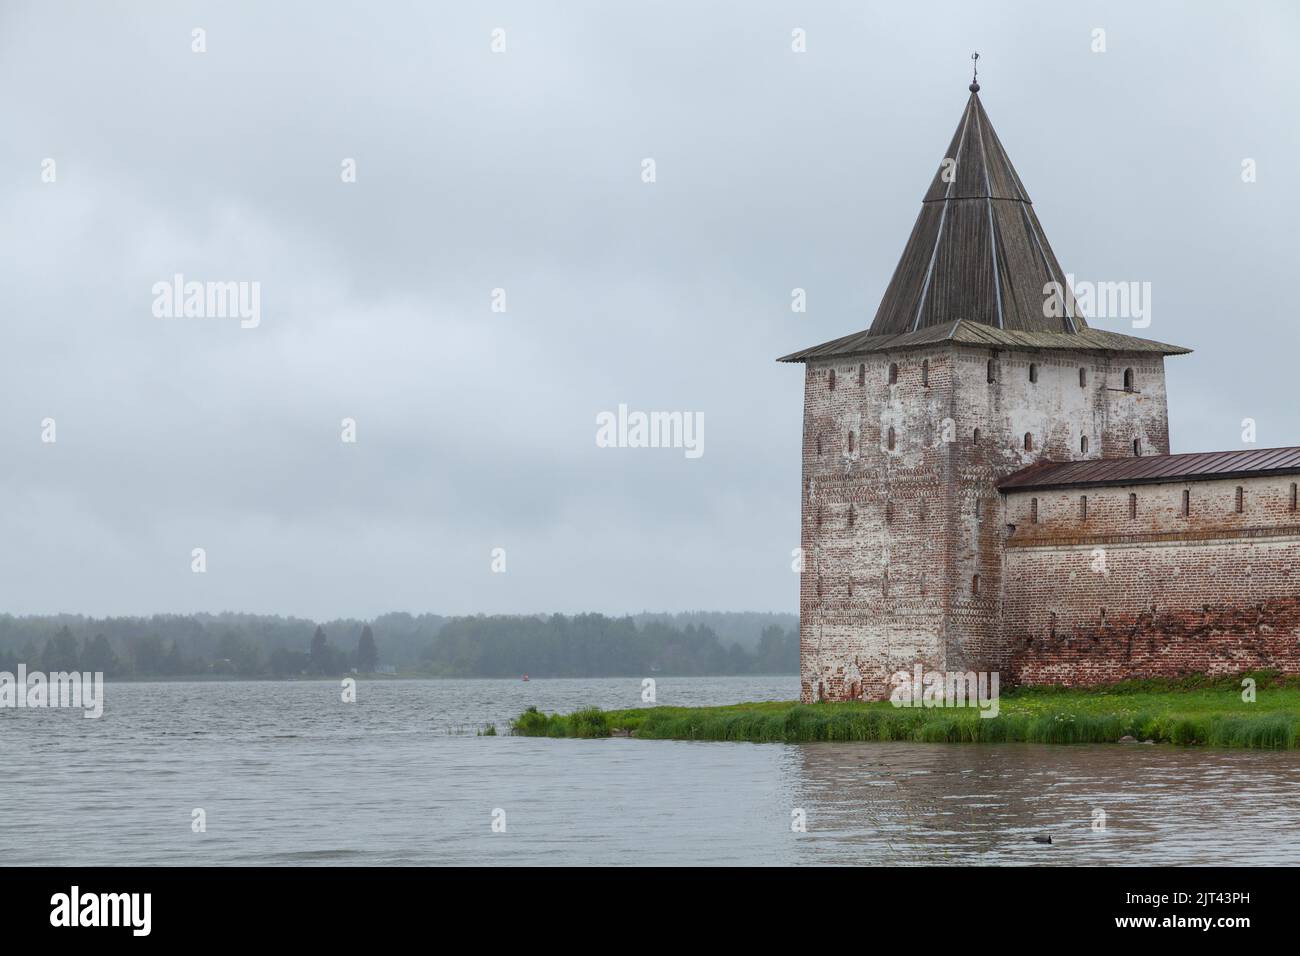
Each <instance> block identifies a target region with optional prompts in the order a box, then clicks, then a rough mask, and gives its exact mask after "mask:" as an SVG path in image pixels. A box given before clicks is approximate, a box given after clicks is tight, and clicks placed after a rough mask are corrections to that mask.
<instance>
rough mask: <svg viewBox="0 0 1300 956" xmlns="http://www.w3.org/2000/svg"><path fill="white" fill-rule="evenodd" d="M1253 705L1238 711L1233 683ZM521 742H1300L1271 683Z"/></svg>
mask: <svg viewBox="0 0 1300 956" xmlns="http://www.w3.org/2000/svg"><path fill="white" fill-rule="evenodd" d="M1247 677H1249V678H1252V679H1254V680H1255V682H1256V699H1255V701H1253V702H1246V701H1244V700H1242V681H1243V679H1244V678H1247ZM511 732H512V733H513V734H515V735H518V736H525V737H583V738H595V737H610V736H633V737H638V738H643V739H648V740H713V741H746V742H750V743H803V742H813V741H916V742H926V743H1048V744H1080V743H1118V742H1120V741H1121V739H1122V738H1124V737H1133V738H1135V739H1136V740H1138V741H1144V742H1145V741H1154V742H1155V743H1168V744H1177V745H1181V746H1211V747H1244V748H1251V749H1260V750H1280V749H1289V748H1294V747H1295V746H1296V745H1297V741H1298V740H1300V678H1296V677H1282V676H1280V675H1278V674H1276V673H1273V672H1255V673H1251V674H1242V675H1238V676H1234V677H1204V676H1199V677H1188V678H1183V679H1180V680H1166V681H1154V680H1147V681H1129V682H1125V683H1122V684H1113V685H1108V686H1104V687H1093V688H1077V689H1066V688H1060V687H1023V688H1019V689H1016V690H1012V691H1007V692H1005V693H1003V694H1002V695H1001V699H1000V701H999V714H998V716H997V717H981V716H979V712H978V711H976V710H974V709H969V708H967V709H944V708H903V707H895V706H894V705H892V704H891V703H889V702H888V701H880V702H872V703H866V702H862V701H849V702H844V703H819V704H800V703H798V702H796V701H769V702H762V703H744V704H731V705H727V706H721V707H637V708H630V709H627V710H600V709H597V708H594V707H589V708H584V709H582V710H578V711H575V712H573V713H571V714H544V713H541V712H540V711H538V710H537V709H536V708H533V707H530V708H529V709H528V710H526V711H525V712H524V713H523V714H521V715H520V716H519V717H518V718H516V719H515V720H514V721H513V722H512V723H511Z"/></svg>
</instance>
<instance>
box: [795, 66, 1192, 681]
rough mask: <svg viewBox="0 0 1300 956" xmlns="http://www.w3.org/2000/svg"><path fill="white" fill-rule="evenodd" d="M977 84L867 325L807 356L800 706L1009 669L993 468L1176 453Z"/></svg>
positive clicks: (1150, 376)
mask: <svg viewBox="0 0 1300 956" xmlns="http://www.w3.org/2000/svg"><path fill="white" fill-rule="evenodd" d="M978 90H979V87H978V85H977V84H974V83H972V85H971V95H970V99H969V100H968V101H967V103H966V108H965V110H963V112H962V116H961V120H960V122H959V123H958V124H957V131H956V132H955V133H954V135H953V138H952V142H951V144H950V145H949V147H948V150H947V152H946V153H945V154H944V157H943V159H942V162H941V163H940V166H939V170H938V171H937V172H936V173H935V175H934V178H933V181H932V182H931V184H930V188H929V190H928V191H927V192H926V194H925V196H924V198H923V200H922V202H921V213H920V215H919V216H918V217H917V219H916V224H915V225H914V226H913V228H912V234H911V236H910V238H909V239H908V241H907V245H906V246H905V248H904V249H903V255H902V258H901V259H900V260H899V262H898V265H897V267H896V268H895V270H894V275H893V278H892V279H891V280H890V282H889V286H888V288H887V289H886V290H885V294H884V297H883V298H882V299H881V302H880V307H879V309H878V310H877V312H876V316H875V320H874V321H873V322H872V324H871V327H870V328H869V329H868V330H867V331H865V332H858V333H855V334H852V335H847V336H844V337H843V338H839V339H835V340H834V341H831V342H826V343H824V344H822V345H817V346H814V347H812V348H808V349H804V350H802V351H799V352H795V353H794V354H792V355H787V356H785V357H784V358H782V359H781V361H783V362H802V363H803V364H804V366H805V384H804V426H803V480H802V489H801V492H802V493H801V513H802V533H801V547H802V549H803V562H804V564H803V574H802V576H801V583H800V598H799V616H800V658H801V664H800V671H801V676H800V681H801V688H802V690H801V696H802V699H803V700H804V701H811V700H823V699H829V700H848V699H855V698H866V699H878V698H881V697H885V696H888V692H889V690H890V689H891V686H892V685H891V684H890V681H889V678H890V676H891V675H892V674H894V673H896V672H898V671H900V670H906V671H911V670H912V668H913V667H914V666H915V665H917V664H920V665H922V666H923V667H924V668H925V669H926V670H939V671H967V670H976V671H979V670H986V671H1002V670H1004V669H1005V668H1006V667H1007V666H1008V664H1009V658H1010V653H1011V649H1010V647H1009V644H1008V641H1007V639H1006V637H1005V634H1004V631H1003V628H1002V626H1001V625H1002V588H1003V552H1004V543H1005V536H1006V534H1007V527H1006V525H1007V522H1006V518H1005V515H1004V513H1003V503H1002V498H1001V496H1000V494H999V492H998V490H997V487H996V483H997V482H998V481H999V480H1000V479H1002V478H1004V477H1005V476H1007V475H1009V474H1011V473H1012V472H1015V471H1018V470H1020V469H1022V468H1025V467H1027V466H1029V465H1031V464H1034V463H1036V462H1039V461H1041V460H1044V459H1047V460H1051V461H1070V460H1076V459H1087V458H1102V457H1105V458H1117V457H1123V456H1129V455H1167V454H1168V453H1169V425H1168V412H1167V406H1166V400H1165V380H1164V359H1165V356H1166V355H1176V354H1182V353H1185V352H1187V351H1188V350H1187V349H1183V348H1179V347H1177V346H1172V345H1164V344H1161V343H1159V342H1153V341H1149V340H1146V339H1141V338H1136V337H1134V336H1129V335H1123V334H1119V333H1115V332H1108V331H1103V330H1100V329H1094V328H1090V327H1089V326H1088V324H1087V322H1086V321H1085V320H1084V319H1083V317H1082V316H1081V315H1078V314H1076V313H1077V312H1078V309H1077V308H1076V307H1075V303H1074V302H1073V299H1072V294H1071V291H1070V289H1069V287H1068V286H1067V282H1066V278H1065V273H1064V272H1063V270H1062V269H1061V267H1060V265H1059V264H1058V263H1057V261H1056V256H1055V255H1054V254H1053V252H1052V248H1051V246H1050V245H1049V244H1048V242H1047V237H1046V236H1045V235H1044V233H1043V229H1042V227H1041V225H1040V224H1039V222H1038V217H1037V216H1036V215H1035V214H1034V209H1033V205H1032V204H1031V202H1030V199H1029V196H1028V194H1027V193H1026V191H1025V188H1024V186H1023V184H1022V183H1021V181H1020V177H1019V176H1018V175H1017V174H1016V171H1015V169H1014V168H1013V167H1012V165H1011V161H1010V159H1009V158H1008V157H1007V154H1006V151H1005V150H1004V149H1003V148H1002V143H1001V142H1000V141H999V139H998V136H997V134H996V133H995V132H994V131H993V127H992V125H991V124H990V123H989V119H988V115H987V114H986V113H985V112H984V107H983V106H982V105H981V103H980V99H979V95H978Z"/></svg>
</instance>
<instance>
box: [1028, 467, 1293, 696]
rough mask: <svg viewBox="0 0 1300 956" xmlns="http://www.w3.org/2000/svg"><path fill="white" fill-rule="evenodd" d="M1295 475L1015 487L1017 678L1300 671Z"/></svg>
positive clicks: (1053, 680)
mask: <svg viewBox="0 0 1300 956" xmlns="http://www.w3.org/2000/svg"><path fill="white" fill-rule="evenodd" d="M1294 480H1296V479H1295V478H1294V477H1272V478H1268V477H1261V478H1249V479H1243V480H1226V481H1208V482H1191V483H1187V484H1179V483H1167V484H1154V485H1134V486H1116V487H1107V488H1091V489H1088V488H1072V489H1067V490H1054V491H1046V492H1044V491H1029V490H1027V491H1019V492H1013V493H1010V494H1008V495H1006V498H1005V506H1004V516H1005V522H1006V528H1007V529H1008V531H1007V540H1006V551H1005V554H1006V557H1005V572H1004V581H1005V584H1004V589H1003V626H1004V629H1005V632H1006V635H1007V637H1008V639H1009V640H1010V642H1011V647H1012V654H1013V657H1012V661H1011V667H1010V673H1009V678H1010V681H1011V682H1013V683H1014V682H1019V683H1028V684H1066V685H1071V686H1077V685H1081V684H1096V683H1110V682H1113V681H1117V680H1122V679H1125V678H1130V677H1177V676H1181V675H1185V674H1191V673H1210V674H1215V673H1220V674H1232V673H1239V672H1241V671H1243V670H1248V669H1254V668H1278V669H1280V670H1284V671H1291V672H1300V513H1297V512H1295V511H1292V510H1291V485H1292V482H1293V481H1294ZM1238 486H1240V487H1241V488H1242V489H1243V507H1242V511H1241V512H1238V511H1237V509H1236V498H1237V496H1236V489H1237V487H1238ZM1185 490H1186V491H1189V492H1190V495H1191V498H1190V504H1191V513H1190V514H1189V515H1187V516H1184V514H1183V492H1184V491H1185ZM1084 495H1086V496H1087V498H1088V505H1087V517H1086V519H1085V518H1084V517H1083V509H1082V507H1081V503H1080V499H1081V497H1082V496H1084ZM1130 495H1136V496H1137V497H1136V514H1134V512H1133V510H1132V505H1131V503H1130ZM1035 498H1036V499H1037V502H1038V522H1037V523H1036V524H1035V523H1033V522H1031V520H1030V516H1031V514H1032V509H1033V501H1034V499H1035ZM1012 527H1014V531H1011V530H1010V529H1011V528H1012Z"/></svg>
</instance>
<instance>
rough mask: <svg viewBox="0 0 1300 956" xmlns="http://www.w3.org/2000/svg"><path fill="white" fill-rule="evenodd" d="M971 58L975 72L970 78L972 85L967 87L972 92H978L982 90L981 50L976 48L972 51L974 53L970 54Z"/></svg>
mask: <svg viewBox="0 0 1300 956" xmlns="http://www.w3.org/2000/svg"><path fill="white" fill-rule="evenodd" d="M970 58H971V63H972V64H973V66H972V69H973V70H974V71H975V72H974V73H972V74H971V78H970V86H969V87H967V89H969V90H970V91H971V92H972V93H978V92H979V91H980V54H979V51H978V50H976V51H975V52H974V53H972V54H971V55H970Z"/></svg>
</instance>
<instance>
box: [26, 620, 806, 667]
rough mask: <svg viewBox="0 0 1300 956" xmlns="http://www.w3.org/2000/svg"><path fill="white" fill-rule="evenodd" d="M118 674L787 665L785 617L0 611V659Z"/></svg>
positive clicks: (789, 631) (794, 661) (790, 632)
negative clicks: (331, 617)
mask: <svg viewBox="0 0 1300 956" xmlns="http://www.w3.org/2000/svg"><path fill="white" fill-rule="evenodd" d="M20 663H22V664H25V665H26V666H27V669H28V670H29V671H35V670H40V671H44V672H47V673H49V672H56V671H73V670H81V671H102V672H103V673H104V674H105V676H107V677H116V678H120V679H125V678H131V677H141V678H186V677H241V678H285V677H326V676H338V675H341V674H349V673H363V674H364V673H390V674H404V675H424V676H429V677H517V676H519V675H520V674H525V673H526V674H529V675H530V676H533V677H621V676H639V675H646V674H664V675H679V676H680V675H699V676H705V675H709V676H723V675H737V674H795V673H798V668H799V630H798V618H797V617H796V616H795V615H793V614H778V613H762V612H712V611H709V612H703V611H702V612H684V613H677V614H672V613H652V612H645V613H642V614H635V615H627V616H623V617H610V616H606V615H604V614H575V615H564V614H549V615H501V614H496V615H475V616H456V617H444V616H441V615H436V614H421V615H411V614H406V613H393V614H384V615H381V616H379V617H377V618H374V619H373V620H370V621H363V620H355V619H341V620H335V621H326V622H320V623H318V622H315V621H311V620H308V619H305V618H293V617H281V616H278V615H254V614H235V613H224V614H163V615H153V616H151V617H104V618H94V617H86V616H82V615H68V614H57V615H39V616H23V617H16V616H13V615H8V614H6V615H0V671H7V672H10V673H14V672H16V670H17V667H18V665H19V664H20Z"/></svg>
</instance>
